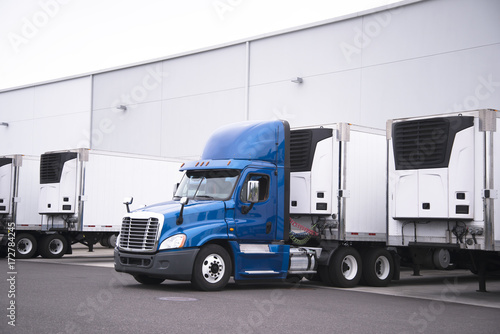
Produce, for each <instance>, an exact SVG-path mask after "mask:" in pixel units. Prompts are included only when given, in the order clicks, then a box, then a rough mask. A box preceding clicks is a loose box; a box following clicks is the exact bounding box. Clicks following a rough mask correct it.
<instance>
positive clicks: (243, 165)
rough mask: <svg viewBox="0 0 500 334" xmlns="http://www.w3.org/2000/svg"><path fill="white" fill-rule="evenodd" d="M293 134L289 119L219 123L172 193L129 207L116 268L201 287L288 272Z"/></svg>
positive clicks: (141, 277) (143, 278) (148, 279)
mask: <svg viewBox="0 0 500 334" xmlns="http://www.w3.org/2000/svg"><path fill="white" fill-rule="evenodd" d="M289 134H290V128H289V125H288V123H287V122H286V121H273V122H244V123H240V124H238V125H231V126H226V127H223V128H221V129H219V130H218V131H217V132H216V133H215V134H214V135H212V137H211V138H210V140H209V142H208V143H207V144H206V146H205V149H204V152H203V154H202V157H201V159H200V160H197V161H191V162H188V163H185V164H183V165H182V166H181V168H180V169H181V170H182V171H184V176H183V178H182V180H181V182H180V184H179V186H178V188H177V190H176V192H175V195H174V197H173V200H172V201H169V202H165V203H160V204H157V205H152V206H148V207H145V208H142V209H139V210H136V211H133V212H131V213H129V214H127V215H125V217H124V218H123V225H122V229H121V232H120V236H119V242H118V245H117V248H116V250H115V268H116V270H117V271H120V272H126V273H130V274H132V275H133V276H134V277H135V278H136V280H137V281H139V282H141V283H145V284H154V283H160V282H162V281H163V280H164V279H176V280H191V281H192V283H193V284H194V285H195V286H196V287H197V288H199V289H202V290H217V289H221V288H223V287H224V286H225V285H226V283H227V281H228V280H229V277H230V276H234V279H235V280H236V281H239V280H246V279H284V278H286V277H287V275H288V274H289V258H290V255H289V254H290V245H288V244H287V241H288V234H289V226H290V225H289V206H288V205H287V204H288V202H289V189H288V188H289V184H290V171H289V150H290V149H289V139H288V136H289ZM306 256H308V257H309V256H310V255H306ZM297 258H298V257H297ZM302 260H304V259H302ZM305 260H306V261H305V263H310V262H312V263H314V261H309V262H308V261H307V259H305ZM302 262H304V261H302ZM299 267H300V266H299ZM312 267H313V266H311V265H310V264H308V265H306V266H304V267H303V268H302V267H301V268H300V269H301V271H304V270H305V271H307V270H309V269H312Z"/></svg>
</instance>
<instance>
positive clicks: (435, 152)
mask: <svg viewBox="0 0 500 334" xmlns="http://www.w3.org/2000/svg"><path fill="white" fill-rule="evenodd" d="M499 122H500V115H499V113H498V112H497V111H496V110H491V109H484V110H474V111H467V112H461V113H455V114H445V115H433V116H428V117H414V118H404V119H394V120H390V121H388V122H387V142H388V146H387V149H388V173H389V180H388V181H389V182H388V198H389V199H388V246H393V247H396V248H397V249H398V253H399V254H400V255H401V256H402V260H403V261H404V262H407V263H411V264H414V265H415V266H416V267H417V268H418V267H419V266H431V267H435V268H438V269H443V268H446V267H448V266H449V265H450V264H454V265H457V266H461V267H466V268H469V269H471V270H472V271H473V272H478V273H482V274H484V272H485V270H487V269H488V268H492V267H495V268H499V267H500V256H499V251H500V219H496V220H495V211H496V213H497V215H498V214H500V202H499V201H498V200H496V199H497V197H498V189H499V185H498V182H499V180H500V164H499V163H498V161H496V160H497V159H498V157H500V135H499V134H498V132H497V131H496V129H497V127H498V125H499V124H500V123H499ZM480 277H481V279H480V290H482V291H484V290H485V284H484V275H480Z"/></svg>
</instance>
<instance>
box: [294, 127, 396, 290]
mask: <svg viewBox="0 0 500 334" xmlns="http://www.w3.org/2000/svg"><path fill="white" fill-rule="evenodd" d="M290 148H291V149H290V150H291V152H290V166H291V173H290V217H291V229H292V233H291V235H290V237H291V239H292V241H293V242H294V244H296V245H300V244H304V245H306V246H307V245H309V246H315V245H316V246H319V247H320V248H321V249H322V251H321V256H320V258H319V259H318V263H319V267H318V272H319V273H320V276H321V279H322V280H323V281H324V282H325V283H327V284H332V285H337V286H341V287H352V286H355V285H356V284H358V282H359V281H360V279H361V277H362V276H363V277H364V279H365V281H366V282H367V283H368V284H370V285H375V286H381V285H386V284H388V283H389V282H390V281H391V279H393V278H394V277H396V276H397V271H396V270H395V266H394V259H393V255H392V254H390V253H389V251H387V249H386V248H385V242H386V240H387V234H386V202H387V201H386V197H385V193H386V159H387V158H386V155H387V152H386V149H385V131H383V130H380V129H374V128H368V127H363V126H357V125H353V124H349V123H336V124H330V125H323V126H321V127H315V128H300V129H293V130H292V131H291V140H290ZM304 231H306V233H304ZM311 231H316V233H317V234H318V235H317V238H314V237H313V235H314V234H315V233H314V232H311ZM307 232H309V233H307ZM314 239H316V240H317V241H316V242H317V243H316V244H315V243H314Z"/></svg>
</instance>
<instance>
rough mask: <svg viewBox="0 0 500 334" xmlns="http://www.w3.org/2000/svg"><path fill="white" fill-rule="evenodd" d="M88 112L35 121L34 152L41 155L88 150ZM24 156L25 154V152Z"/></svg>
mask: <svg viewBox="0 0 500 334" xmlns="http://www.w3.org/2000/svg"><path fill="white" fill-rule="evenodd" d="M89 128H90V118H89V113H88V112H81V113H73V114H70V115H62V116H55V117H44V118H38V119H35V120H34V122H33V132H32V134H33V137H32V138H33V152H32V153H31V154H34V155H39V154H42V153H45V152H48V151H59V150H67V149H74V148H77V147H86V148H88V142H89V140H88V138H89V134H88V129H89ZM23 154H24V152H23Z"/></svg>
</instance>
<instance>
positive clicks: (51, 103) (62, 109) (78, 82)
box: [34, 77, 91, 118]
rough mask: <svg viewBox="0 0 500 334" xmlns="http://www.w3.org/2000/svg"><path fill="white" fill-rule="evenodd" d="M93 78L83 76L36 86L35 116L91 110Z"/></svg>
mask: <svg viewBox="0 0 500 334" xmlns="http://www.w3.org/2000/svg"><path fill="white" fill-rule="evenodd" d="M90 96H91V78H90V77H83V78H77V79H72V80H66V81H61V82H55V83H51V84H46V85H40V86H36V87H35V94H34V117H35V118H46V117H54V116H62V115H69V114H74V113H81V112H87V113H88V112H90Z"/></svg>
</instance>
